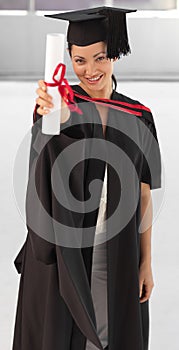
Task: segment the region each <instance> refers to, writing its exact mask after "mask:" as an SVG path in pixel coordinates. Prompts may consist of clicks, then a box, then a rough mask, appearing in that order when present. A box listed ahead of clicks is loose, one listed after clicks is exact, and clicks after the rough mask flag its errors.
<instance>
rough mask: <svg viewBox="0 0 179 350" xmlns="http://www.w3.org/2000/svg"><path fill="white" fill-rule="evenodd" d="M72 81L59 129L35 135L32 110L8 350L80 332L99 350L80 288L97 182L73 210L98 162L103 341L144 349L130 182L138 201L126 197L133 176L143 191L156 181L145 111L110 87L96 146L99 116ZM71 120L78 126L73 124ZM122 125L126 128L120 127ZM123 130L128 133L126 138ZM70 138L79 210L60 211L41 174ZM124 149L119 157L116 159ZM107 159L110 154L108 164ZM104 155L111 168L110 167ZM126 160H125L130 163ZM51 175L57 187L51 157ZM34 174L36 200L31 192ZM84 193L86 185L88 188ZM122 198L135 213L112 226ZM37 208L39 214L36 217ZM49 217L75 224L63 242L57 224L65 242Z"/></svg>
mask: <svg viewBox="0 0 179 350" xmlns="http://www.w3.org/2000/svg"><path fill="white" fill-rule="evenodd" d="M72 88H73V90H74V93H75V100H76V102H77V103H78V106H80V108H81V110H82V111H83V115H78V114H77V113H76V112H72V113H71V116H70V118H69V120H68V121H67V122H66V123H64V124H63V126H62V127H61V133H60V135H55V136H53V137H49V136H48V135H43V134H42V133H41V121H42V119H41V118H40V116H38V114H34V125H33V126H32V139H31V149H30V162H29V179H28V186H27V197H26V213H27V237H26V240H25V242H24V244H23V246H22V248H21V250H20V252H19V253H18V255H17V256H16V258H15V261H14V264H15V267H16V269H17V271H18V273H19V274H21V276H20V284H19V294H18V301H17V311H16V319H15V327H14V338H13V350H32V349H33V350H52V349H53V350H85V345H86V341H87V338H88V339H89V340H90V341H91V342H92V343H93V344H95V345H96V346H97V347H98V348H99V349H102V344H101V342H100V339H99V337H98V334H97V331H96V319H95V312H94V306H93V300H92V296H91V290H90V286H91V270H92V254H93V246H92V244H93V238H94V232H95V230H94V229H95V224H96V220H97V214H98V208H99V201H100V195H101V189H102V181H100V182H98V186H97V187H96V198H93V204H94V207H93V208H95V209H94V210H92V211H88V212H85V211H84V210H83V209H84V207H85V205H86V201H87V200H88V199H89V198H90V192H89V186H90V183H91V182H92V180H94V179H99V180H103V178H104V170H105V164H106V163H105V162H107V175H108V181H107V219H108V218H110V217H111V216H112V215H113V214H114V213H117V216H115V217H113V219H112V220H111V221H107V224H108V225H107V232H108V233H109V237H108V238H107V276H108V282H107V292H108V343H109V345H108V348H109V350H119V349H122V350H131V349H132V350H147V349H148V340H149V301H146V302H144V303H140V301H139V280H138V269H139V264H140V249H139V243H140V233H139V223H140V186H138V200H137V202H136V203H135V201H136V188H137V186H136V174H137V181H138V185H140V182H141V181H143V182H146V183H149V184H150V187H151V189H155V188H160V187H161V160H160V150H159V146H158V140H157V133H156V128H155V123H154V120H153V116H152V113H151V112H150V110H149V109H147V108H146V107H145V106H143V105H142V104H141V103H140V102H138V101H135V100H132V99H130V98H129V97H127V96H124V95H122V94H120V93H118V92H116V91H114V90H113V93H112V96H111V100H109V101H107V102H108V103H107V102H106V103H107V105H108V107H110V108H109V113H108V120H110V126H109V124H107V128H106V140H107V141H109V143H105V145H104V141H105V139H104V136H103V131H102V125H101V119H100V115H99V113H98V112H97V109H96V107H95V104H94V103H93V102H91V101H87V100H86V98H87V99H88V97H89V96H88V94H87V93H86V92H85V91H84V90H83V89H82V88H81V87H80V86H78V85H74V86H72ZM82 118H83V119H82ZM84 118H85V123H83V122H80V123H79V120H81V121H84ZM36 119H37V121H36ZM35 121H36V122H35ZM139 121H140V122H139ZM75 122H77V123H79V124H78V125H73V124H75ZM130 122H132V124H131V126H132V127H129V128H128V127H127V128H126V126H127V125H128V124H129V123H130ZM144 124H145V126H146V127H147V130H150V131H151V132H152V134H153V135H154V138H155V140H156V141H157V142H156V144H157V146H158V147H156V144H155V142H151V140H150V142H149V138H148V136H147V133H146V131H145V135H144V131H143V129H142V125H143V126H144ZM111 125H113V126H111ZM66 126H67V128H66ZM126 130H127V131H126ZM131 130H132V137H130V135H129V134H130V132H131ZM126 134H128V135H126ZM48 137H49V138H48ZM88 139H89V140H92V141H91V143H87V141H89V140H88ZM96 139H97V141H99V140H101V141H103V142H102V143H101V144H100V143H97V147H98V154H100V155H101V157H98V158H95V156H93V152H94V153H95V149H96V144H95V143H93V140H96ZM133 139H135V141H136V142H134V140H133ZM79 141H80V142H81V144H80V147H79V148H78V158H79V159H84V158H85V159H84V160H81V161H80V162H79V163H78V164H77V162H76V165H75V166H74V168H73V170H72V173H71V175H70V176H71V177H70V178H69V186H70V190H71V191H72V193H73V195H74V196H75V197H76V199H78V201H79V203H81V207H79V209H80V210H78V211H75V210H74V211H73V210H69V209H68V208H64V206H63V205H61V204H60V203H59V201H58V199H57V198H56V196H55V195H54V193H53V186H52V179H51V171H52V166H53V165H54V164H55V160H56V159H57V157H58V156H59V154H60V153H61V152H62V151H63V150H65V149H66V147H67V146H68V147H69V146H72V147H73V146H74V147H75V144H77V142H79ZM141 144H142V147H143V149H144V150H145V152H148V154H149V156H150V155H152V157H151V159H152V162H153V164H155V166H154V167H153V169H152V172H153V174H151V172H150V169H149V166H148V163H147V161H146V157H145V156H144V154H143V151H141V149H140V147H141ZM110 145H112V146H116V147H117V149H118V150H119V149H120V150H122V152H121V153H115V150H116V148H111V147H110ZM108 146H109V147H108ZM71 150H72V148H71ZM69 154H70V152H69V153H67V156H66V158H64V159H63V162H64V163H61V164H63V169H65V167H67V168H68V165H69V164H70V162H72V160H73V159H71V158H70V157H69V159H67V158H68V155H69ZM124 154H125V155H127V158H123V155H124ZM74 156H75V154H74ZM116 156H118V157H119V159H118V161H117V162H116ZM72 158H73V157H72ZM126 159H128V160H129V162H128V161H126ZM113 161H114V162H115V163H116V164H117V165H119V169H118V170H117V171H116V169H115V167H114V166H113ZM130 164H133V166H134V167H133V168H130ZM134 169H135V171H134ZM126 171H127V172H128V173H129V174H130V175H129V177H126ZM118 172H120V176H119V173H118ZM56 174H57V184H58V186H57V187H59V191H62V189H63V185H64V183H65V181H66V178H65V177H66V171H62V166H61V167H58V163H57V167H56ZM34 179H35V188H36V191H37V194H38V197H39V199H40V201H38V200H37V198H36V196H35V194H34V193H35V191H34V188H33V180H34ZM131 184H132V185H131ZM123 188H124V189H125V190H124V191H123V192H124V193H125V192H128V193H127V196H128V197H125V196H124V198H123V205H122V206H119V203H120V200H121V199H122V193H123V192H122V191H121V189H123ZM91 191H92V192H93V190H92V189H91ZM93 194H94V193H93ZM126 198H128V199H126ZM131 202H133V204H134V203H135V204H136V206H135V210H134V212H133V213H132V215H131V216H130V219H128V218H127V217H126V220H127V219H128V221H127V223H126V224H124V225H123V226H121V227H120V225H122V218H125V215H126V213H127V212H128V211H129V209H130V206H131V205H130V203H131ZM41 204H42V206H41ZM44 208H45V212H46V213H48V214H49V217H47V215H45V216H44V211H43V209H44ZM116 209H117V211H116ZM50 218H53V219H54V220H55V223H56V222H60V223H62V224H63V225H65V224H66V225H67V227H68V226H70V227H75V228H81V229H82V230H81V234H79V233H78V234H77V235H76V236H75V234H74V237H73V238H74V241H73V242H72V245H70V244H71V237H70V236H69V237H68V235H67V237H66V236H65V229H64V232H63V233H64V235H63V237H65V239H66V241H65V243H66V246H65V244H64V242H63V239H62V241H60V240H58V238H59V237H57V235H56V233H54V232H58V227H55V224H54V222H52V220H50ZM34 222H35V225H36V226H37V231H38V234H36V231H35V228H36V226H34ZM47 227H48V230H46V228H47ZM88 227H93V229H91V231H90V233H89V235H88V231H83V230H85V228H88ZM119 227H120V229H119ZM46 231H48V233H46ZM62 231H63V228H62V229H61V232H62ZM66 232H67V231H66ZM84 232H85V235H88V236H89V237H88V242H90V244H91V245H90V244H89V246H85V241H84V237H87V236H85V235H84ZM114 232H116V233H115V234H112V236H110V233H114ZM60 237H62V236H60ZM85 239H86V238H85ZM80 244H81V246H80Z"/></svg>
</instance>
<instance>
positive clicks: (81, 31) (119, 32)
mask: <svg viewBox="0 0 179 350" xmlns="http://www.w3.org/2000/svg"><path fill="white" fill-rule="evenodd" d="M136 11H137V10H130V9H121V8H116V7H108V6H101V7H96V8H89V9H84V10H78V11H68V12H62V13H57V14H53V15H45V17H51V18H56V19H61V20H67V21H69V26H68V31H67V41H68V43H70V44H75V45H77V46H87V45H91V44H94V43H96V42H98V41H105V42H106V43H107V57H108V58H110V59H112V58H115V57H117V58H120V57H121V55H127V54H128V53H130V52H131V50H130V46H129V42H128V34H127V24H126V14H127V13H129V12H136Z"/></svg>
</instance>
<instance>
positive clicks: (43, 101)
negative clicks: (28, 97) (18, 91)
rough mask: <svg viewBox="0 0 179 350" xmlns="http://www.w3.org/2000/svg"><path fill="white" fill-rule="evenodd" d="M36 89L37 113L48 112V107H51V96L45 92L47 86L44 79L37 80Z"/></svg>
mask: <svg viewBox="0 0 179 350" xmlns="http://www.w3.org/2000/svg"><path fill="white" fill-rule="evenodd" d="M38 86H39V87H38V89H37V90H36V93H37V95H38V97H37V98H36V103H37V104H38V105H39V107H38V108H37V113H38V114H40V115H44V114H48V113H49V112H50V108H52V107H53V103H52V96H51V95H49V94H48V93H47V86H46V84H45V82H44V80H39V81H38Z"/></svg>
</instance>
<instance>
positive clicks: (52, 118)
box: [42, 33, 65, 135]
mask: <svg viewBox="0 0 179 350" xmlns="http://www.w3.org/2000/svg"><path fill="white" fill-rule="evenodd" d="M64 45H65V35H64V34H58V33H51V34H47V38H46V57H45V81H46V82H48V83H52V82H54V81H53V79H52V77H53V73H54V70H55V68H56V66H57V65H58V64H59V63H64ZM47 92H48V93H49V94H50V95H51V96H52V98H53V100H52V102H53V104H54V107H53V108H51V109H50V113H48V114H46V115H44V116H43V119H42V133H43V134H48V135H59V134H60V121H61V115H60V111H61V96H60V94H59V92H58V88H57V87H49V86H48V87H47Z"/></svg>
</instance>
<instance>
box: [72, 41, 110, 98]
mask: <svg viewBox="0 0 179 350" xmlns="http://www.w3.org/2000/svg"><path fill="white" fill-rule="evenodd" d="M71 59H72V65H73V69H74V72H75V74H76V75H77V77H78V79H79V80H80V81H81V85H82V86H85V87H86V88H87V90H92V91H94V90H95V91H99V90H105V89H106V88H109V87H111V86H112V79H111V76H112V73H113V62H112V60H110V59H107V56H106V44H105V43H104V42H103V41H100V42H97V43H95V44H92V45H88V46H76V45H72V49H71Z"/></svg>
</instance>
